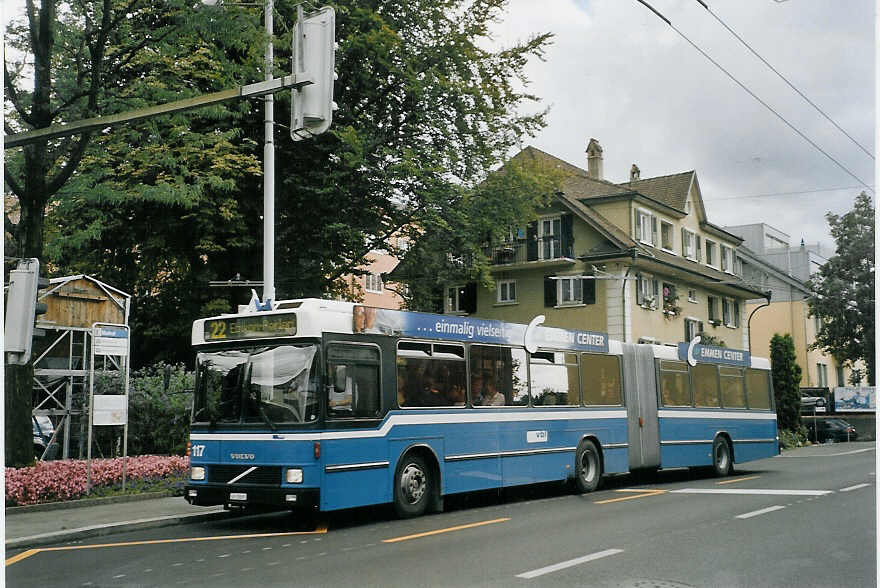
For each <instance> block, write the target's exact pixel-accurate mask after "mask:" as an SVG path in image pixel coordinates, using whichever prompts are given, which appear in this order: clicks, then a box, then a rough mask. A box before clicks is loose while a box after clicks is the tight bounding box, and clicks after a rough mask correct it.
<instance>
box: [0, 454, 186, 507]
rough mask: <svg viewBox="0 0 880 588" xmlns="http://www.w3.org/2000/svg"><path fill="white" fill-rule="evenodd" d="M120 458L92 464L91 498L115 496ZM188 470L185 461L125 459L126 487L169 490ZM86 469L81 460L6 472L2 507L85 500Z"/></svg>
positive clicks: (119, 482) (173, 458) (149, 457)
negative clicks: (126, 463) (4, 504)
mask: <svg viewBox="0 0 880 588" xmlns="http://www.w3.org/2000/svg"><path fill="white" fill-rule="evenodd" d="M122 462H123V458H116V459H93V460H92V494H93V495H95V496H107V495H109V494H115V493H117V492H116V489H117V488H119V489H121V486H122ZM188 470H189V458H188V457H180V456H171V457H165V456H158V455H142V456H139V457H129V458H128V465H127V467H126V472H125V473H126V486H128V482H131V484H132V486H133V488H132V490H133V491H138V489H139V488H140V491H143V490H144V489H147V488H149V489H156V488H157V487H159V488H161V487H162V486H165V487H170V486H171V485H173V484H174V483H175V482H177V481H179V480H180V479H182V477H183V476H184V475H186V473H187V472H188ZM87 482H88V467H87V462H86V461H85V460H73V459H67V460H63V461H46V462H38V463H37V464H36V465H34V466H29V467H23V468H6V506H21V505H25V504H40V503H43V502H58V501H62V500H77V499H79V498H84V497H85V496H86V486H87Z"/></svg>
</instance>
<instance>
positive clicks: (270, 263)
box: [202, 0, 275, 303]
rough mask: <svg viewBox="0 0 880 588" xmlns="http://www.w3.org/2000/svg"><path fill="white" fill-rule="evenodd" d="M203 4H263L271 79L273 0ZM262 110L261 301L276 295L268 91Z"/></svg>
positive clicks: (267, 76) (271, 103) (220, 0)
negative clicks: (261, 2)
mask: <svg viewBox="0 0 880 588" xmlns="http://www.w3.org/2000/svg"><path fill="white" fill-rule="evenodd" d="M202 4H204V5H205V6H218V5H221V4H228V5H233V6H263V24H264V26H265V30H266V36H267V37H268V39H269V42H268V43H267V44H266V56H265V65H264V76H263V79H264V80H265V81H267V82H270V81H272V79H273V76H272V67H273V64H274V61H275V49H274V46H273V44H272V35H273V34H274V31H273V29H274V24H273V19H272V17H273V14H274V12H275V2H274V0H265V1H264V3H263V4H260V3H257V2H230V3H225V2H223V0H202ZM263 110H264V116H263V134H264V140H263V303H266V302H269V301H271V300H274V299H275V133H274V127H275V97H274V95H273V94H272V93H271V92H270V93H268V94H266V95H265V96H263Z"/></svg>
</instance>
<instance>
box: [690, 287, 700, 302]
mask: <svg viewBox="0 0 880 588" xmlns="http://www.w3.org/2000/svg"><path fill="white" fill-rule="evenodd" d="M688 302H698V300H697V291H696V290H694V289H693V288H690V289H688Z"/></svg>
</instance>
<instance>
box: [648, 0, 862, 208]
mask: <svg viewBox="0 0 880 588" xmlns="http://www.w3.org/2000/svg"><path fill="white" fill-rule="evenodd" d="M636 1H637V2H638V3H640V4H641V5H643V6H644V7H646V8H647V9H648V10H650V11H651V12H653V13H654V14H655V15H657V16H658V17H659V18H660V19H661V20H662V21H663V22H665V23H666V24H668V25H669V27H670V28H671V29H672V30H673V31H675V32H676V33H678V35H679V36H680V37H681V38H682V39H684V40H685V41H687V42H688V44H689V45H690V46H691V47H693V48H694V49H696V50H697V52H698V53H700V55H702V56H703V57H705V58H706V59H708V60H709V61H710V62H711V63H712V65H714V66H715V67H717V68H718V69H720V70H721V71H722V72H723V73H724V74H725V75H726V76H727V77H728V78H730V79H731V80H733V81H734V82H735V83H736V85H738V86H739V87H740V88H742V89H743V90H745V91H746V93H748V95H749V96H751V97H752V98H754V99H755V100H756V101H757V102H758V103H759V104H760V105H761V106H763V107H764V108H766V109H767V110H769V111H770V112H772V113H773V114H774V115H775V116H776V118H778V119H779V120H780V121H782V122H783V123H785V125H786V126H787V127H788V128H790V129H791V130H792V131H794V132H795V133H797V135H798V136H799V137H801V138H802V139H803V140H804V141H806V142H807V143H809V144H810V145H811V146H812V147H813V148H814V149H816V150H817V151H818V152H819V153H821V154H822V155H824V156H825V157H827V158H828V159H829V160H830V161H832V162H833V163H834V164H835V165H837V167H839V168H840V169H841V170H843V171H844V172H845V173H846V174H847V175H849V176H850V177H852V178H853V179H855V180H856V181H857V182H858V183H859V184H861V185H862V186H864V187H865V188H867V189H868V190H870V191H871V192H873V191H874V189H873V188H872V187H871V186H869V185H868V184H867V182H865V181H864V180H862V179H861V178H860V177H859V176H857V175H856V174H855V173H853V172H852V171H851V170H850V169H849V168H847V167H846V166H845V165H843V164H842V163H841V162H839V161H838V160H837V159H835V158H834V157H833V156H832V155H831V154H830V153H828V152H827V151H825V150H824V149H822V147H820V146H819V145H818V144H817V143H816V142H815V141H813V140H812V139H810V138H809V137H808V136H806V135H805V134H804V133H803V132H802V131H801V130H800V129H798V128H797V127H796V126H794V125H793V124H792V123H791V122H789V121H788V119H786V118H785V117H784V116H782V115H781V114H779V112H777V111H776V110H775V109H774V108H773V107H772V106H770V105H769V104H767V103H766V102H765V101H764V100H762V99H761V97H760V96H758V95H757V94H755V93H754V92H753V91H752V90H751V89H750V88H749V87H748V86H746V85H745V84H744V83H743V82H741V81H739V79H737V78H736V76H734V75H733V74H732V73H730V72H729V71H728V70H727V69H726V68H725V67H724V66H723V65H721V64H720V63H718V62H717V61H715V59H713V58H712V56H711V55H709V54H708V53H706V52H705V51H704V50H703V49H702V48H701V47H700V46H699V45H697V44H696V43H694V42H693V41H691V39H690V38H689V37H688V36H687V35H685V34H684V33H683V32H681V31H680V30H679V29H678V28H677V27H676V26H675V25H674V24H672V21H670V20H669V19H668V18H666V17H665V16H663V15H662V14H660V13H659V12H658V11H657V10H656V9H654V7H653V6H651V5H650V4H648V3H647V2H646V1H645V0H636Z"/></svg>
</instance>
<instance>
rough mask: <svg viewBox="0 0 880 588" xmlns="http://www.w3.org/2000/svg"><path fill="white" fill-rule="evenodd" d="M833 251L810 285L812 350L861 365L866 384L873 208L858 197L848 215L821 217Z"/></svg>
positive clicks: (871, 376)
mask: <svg viewBox="0 0 880 588" xmlns="http://www.w3.org/2000/svg"><path fill="white" fill-rule="evenodd" d="M825 218H826V219H827V220H828V224H829V226H830V227H831V235H832V236H833V237H834V241H835V244H836V245H837V251H836V253H835V255H834V256H833V257H831V258H830V259H829V260H828V261H827V262H826V263H825V264H824V265H823V266H822V267H821V268H819V271H818V272H817V273H816V275H815V276H813V278H812V279H811V280H810V286H811V289H812V292H813V294H812V295H811V296H810V297H809V298H808V299H807V302H808V304H809V308H810V314H811V315H812V316H815V317H818V318H819V319H820V323H821V327H820V328H819V332H818V333H817V334H816V343H815V344H814V345H813V347H814V348H821V349H822V350H823V351H825V352H826V353H829V354H831V355H832V356H833V357H834V358H835V359H836V360H837V361H838V362H839V363H841V364H843V365H847V366H849V367H851V368H854V366H855V364H856V363H857V362H860V361H861V362H864V364H865V366H866V370H867V372H868V383H869V384H870V385H871V386H873V385H874V383H875V373H874V370H875V367H876V366H875V364H874V346H875V341H874V333H875V330H874V310H875V306H876V301H875V300H874V279H875V276H874V205H873V203H872V202H871V198H870V197H869V196H868V195H867V194H865V193H864V192H862V193H861V194H859V195H858V196H857V197H856V200H855V205H854V206H853V208H852V210H850V211H849V212H847V213H846V214H844V215H842V216H838V215H836V214H832V213H830V212H829V213H828V214H826V215H825Z"/></svg>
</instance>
